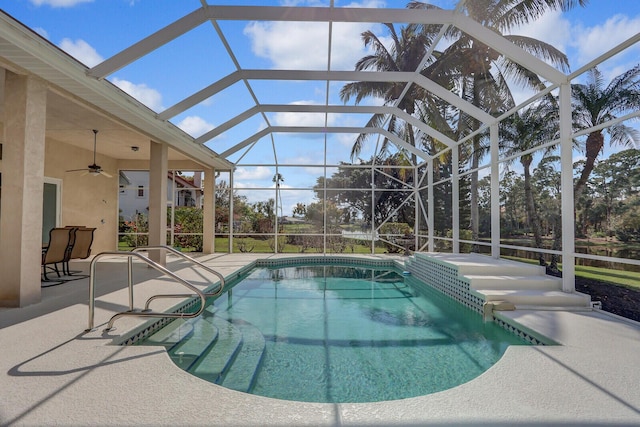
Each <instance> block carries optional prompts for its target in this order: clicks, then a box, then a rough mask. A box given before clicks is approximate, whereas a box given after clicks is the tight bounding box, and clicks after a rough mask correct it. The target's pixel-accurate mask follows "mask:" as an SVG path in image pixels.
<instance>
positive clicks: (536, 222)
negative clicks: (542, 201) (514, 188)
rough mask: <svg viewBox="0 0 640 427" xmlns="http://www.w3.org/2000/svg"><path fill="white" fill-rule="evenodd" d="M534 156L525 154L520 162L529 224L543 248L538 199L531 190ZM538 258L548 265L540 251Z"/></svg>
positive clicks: (537, 242) (536, 241)
mask: <svg viewBox="0 0 640 427" xmlns="http://www.w3.org/2000/svg"><path fill="white" fill-rule="evenodd" d="M532 160H533V158H532V157H531V155H525V156H522V157H521V158H520V162H521V163H522V166H523V168H524V197H525V200H526V202H527V204H526V206H527V219H528V221H529V226H530V227H531V231H532V232H533V241H534V243H535V245H536V248H538V249H541V248H542V234H541V233H540V217H539V216H538V209H537V207H536V201H535V199H534V198H533V191H531V172H530V167H531V161H532ZM538 260H539V261H540V265H547V262H546V261H545V259H544V254H543V253H542V252H540V253H538Z"/></svg>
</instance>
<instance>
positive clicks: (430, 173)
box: [427, 157, 435, 252]
mask: <svg viewBox="0 0 640 427" xmlns="http://www.w3.org/2000/svg"><path fill="white" fill-rule="evenodd" d="M427 203H428V204H427V227H429V230H428V233H429V234H428V236H429V237H428V243H429V247H428V249H429V252H433V251H434V249H435V247H434V242H433V223H434V218H433V212H434V211H435V209H434V207H433V205H434V200H433V157H429V161H428V162H427Z"/></svg>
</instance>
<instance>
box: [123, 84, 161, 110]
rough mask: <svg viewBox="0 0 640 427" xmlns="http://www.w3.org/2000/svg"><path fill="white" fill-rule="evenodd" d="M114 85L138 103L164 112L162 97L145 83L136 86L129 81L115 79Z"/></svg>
mask: <svg viewBox="0 0 640 427" xmlns="http://www.w3.org/2000/svg"><path fill="white" fill-rule="evenodd" d="M112 83H113V84H114V85H116V86H118V87H119V88H120V89H122V90H123V91H125V92H127V93H128V94H129V95H131V96H133V97H134V98H135V99H137V100H138V101H140V102H142V103H143V104H144V105H146V106H147V107H149V108H151V109H152V110H153V111H162V110H164V108H163V107H162V95H161V94H160V92H158V91H157V90H155V89H152V88H150V87H148V86H147V85H146V84H144V83H140V84H135V83H131V82H130V81H127V80H121V79H119V78H117V77H114V78H113V80H112Z"/></svg>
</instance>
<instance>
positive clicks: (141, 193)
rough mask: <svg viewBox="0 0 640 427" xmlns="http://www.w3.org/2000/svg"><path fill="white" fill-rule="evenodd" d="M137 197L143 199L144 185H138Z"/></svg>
mask: <svg viewBox="0 0 640 427" xmlns="http://www.w3.org/2000/svg"><path fill="white" fill-rule="evenodd" d="M138 197H144V185H138Z"/></svg>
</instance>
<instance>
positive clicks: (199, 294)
mask: <svg viewBox="0 0 640 427" xmlns="http://www.w3.org/2000/svg"><path fill="white" fill-rule="evenodd" d="M138 249H139V250H140V251H142V250H147V249H165V250H168V251H170V252H173V253H177V254H178V255H181V256H183V257H184V258H186V259H188V260H190V261H191V262H193V263H195V264H198V265H199V266H201V267H203V268H204V269H206V270H207V271H209V272H211V273H213V274H215V275H216V276H217V277H219V278H220V286H219V287H218V289H217V290H216V292H214V293H207V294H205V293H204V292H202V291H200V290H199V289H198V288H196V287H195V286H193V285H192V284H191V283H189V282H188V281H187V280H185V279H183V278H182V277H180V276H178V275H176V274H175V273H173V272H172V271H169V270H168V269H167V268H165V267H163V266H162V265H160V264H158V263H157V262H155V261H152V260H150V259H149V258H147V257H145V256H144V255H142V254H140V253H138V252H123V251H114V252H101V253H99V254H97V255H96V256H95V257H94V258H93V259H92V260H91V265H90V278H89V324H88V328H87V329H86V331H87V332H88V331H91V330H93V329H94V317H95V278H96V274H95V269H96V264H97V262H98V260H99V259H100V258H102V257H104V256H114V255H115V256H120V257H127V266H128V275H127V279H128V288H129V311H123V312H119V313H116V314H115V315H113V316H112V317H111V319H109V323H108V324H107V328H106V329H105V332H106V331H110V330H111V329H113V323H114V322H115V321H116V320H117V319H119V318H120V317H125V316H138V317H158V318H192V317H196V316H198V315H200V313H202V312H203V311H204V308H205V303H206V298H207V297H210V296H217V295H219V294H220V293H222V290H223V288H224V277H223V276H222V275H221V274H220V273H218V272H216V271H214V270H212V269H210V268H209V267H207V266H205V265H203V264H202V263H200V262H198V261H196V260H194V259H193V258H191V257H189V256H186V255H184V254H182V253H180V252H178V251H176V250H175V249H173V248H171V247H166V246H153V247H144V248H138ZM134 257H135V258H138V259H140V260H142V261H143V262H145V263H146V264H147V265H149V266H150V267H152V268H154V269H155V270H157V271H159V272H161V273H163V274H166V275H167V276H169V277H171V278H173V279H174V280H176V281H177V282H179V283H180V284H182V285H184V286H185V287H186V288H187V289H189V290H190V291H192V293H191V294H171V295H154V296H152V297H151V298H149V299H148V300H147V302H146V303H145V310H143V311H134V302H133V258H134ZM178 297H180V298H189V297H198V298H200V308H199V309H198V310H197V311H196V312H194V313H163V312H155V311H151V310H149V308H148V307H149V304H150V302H151V301H152V300H154V299H156V298H178Z"/></svg>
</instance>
